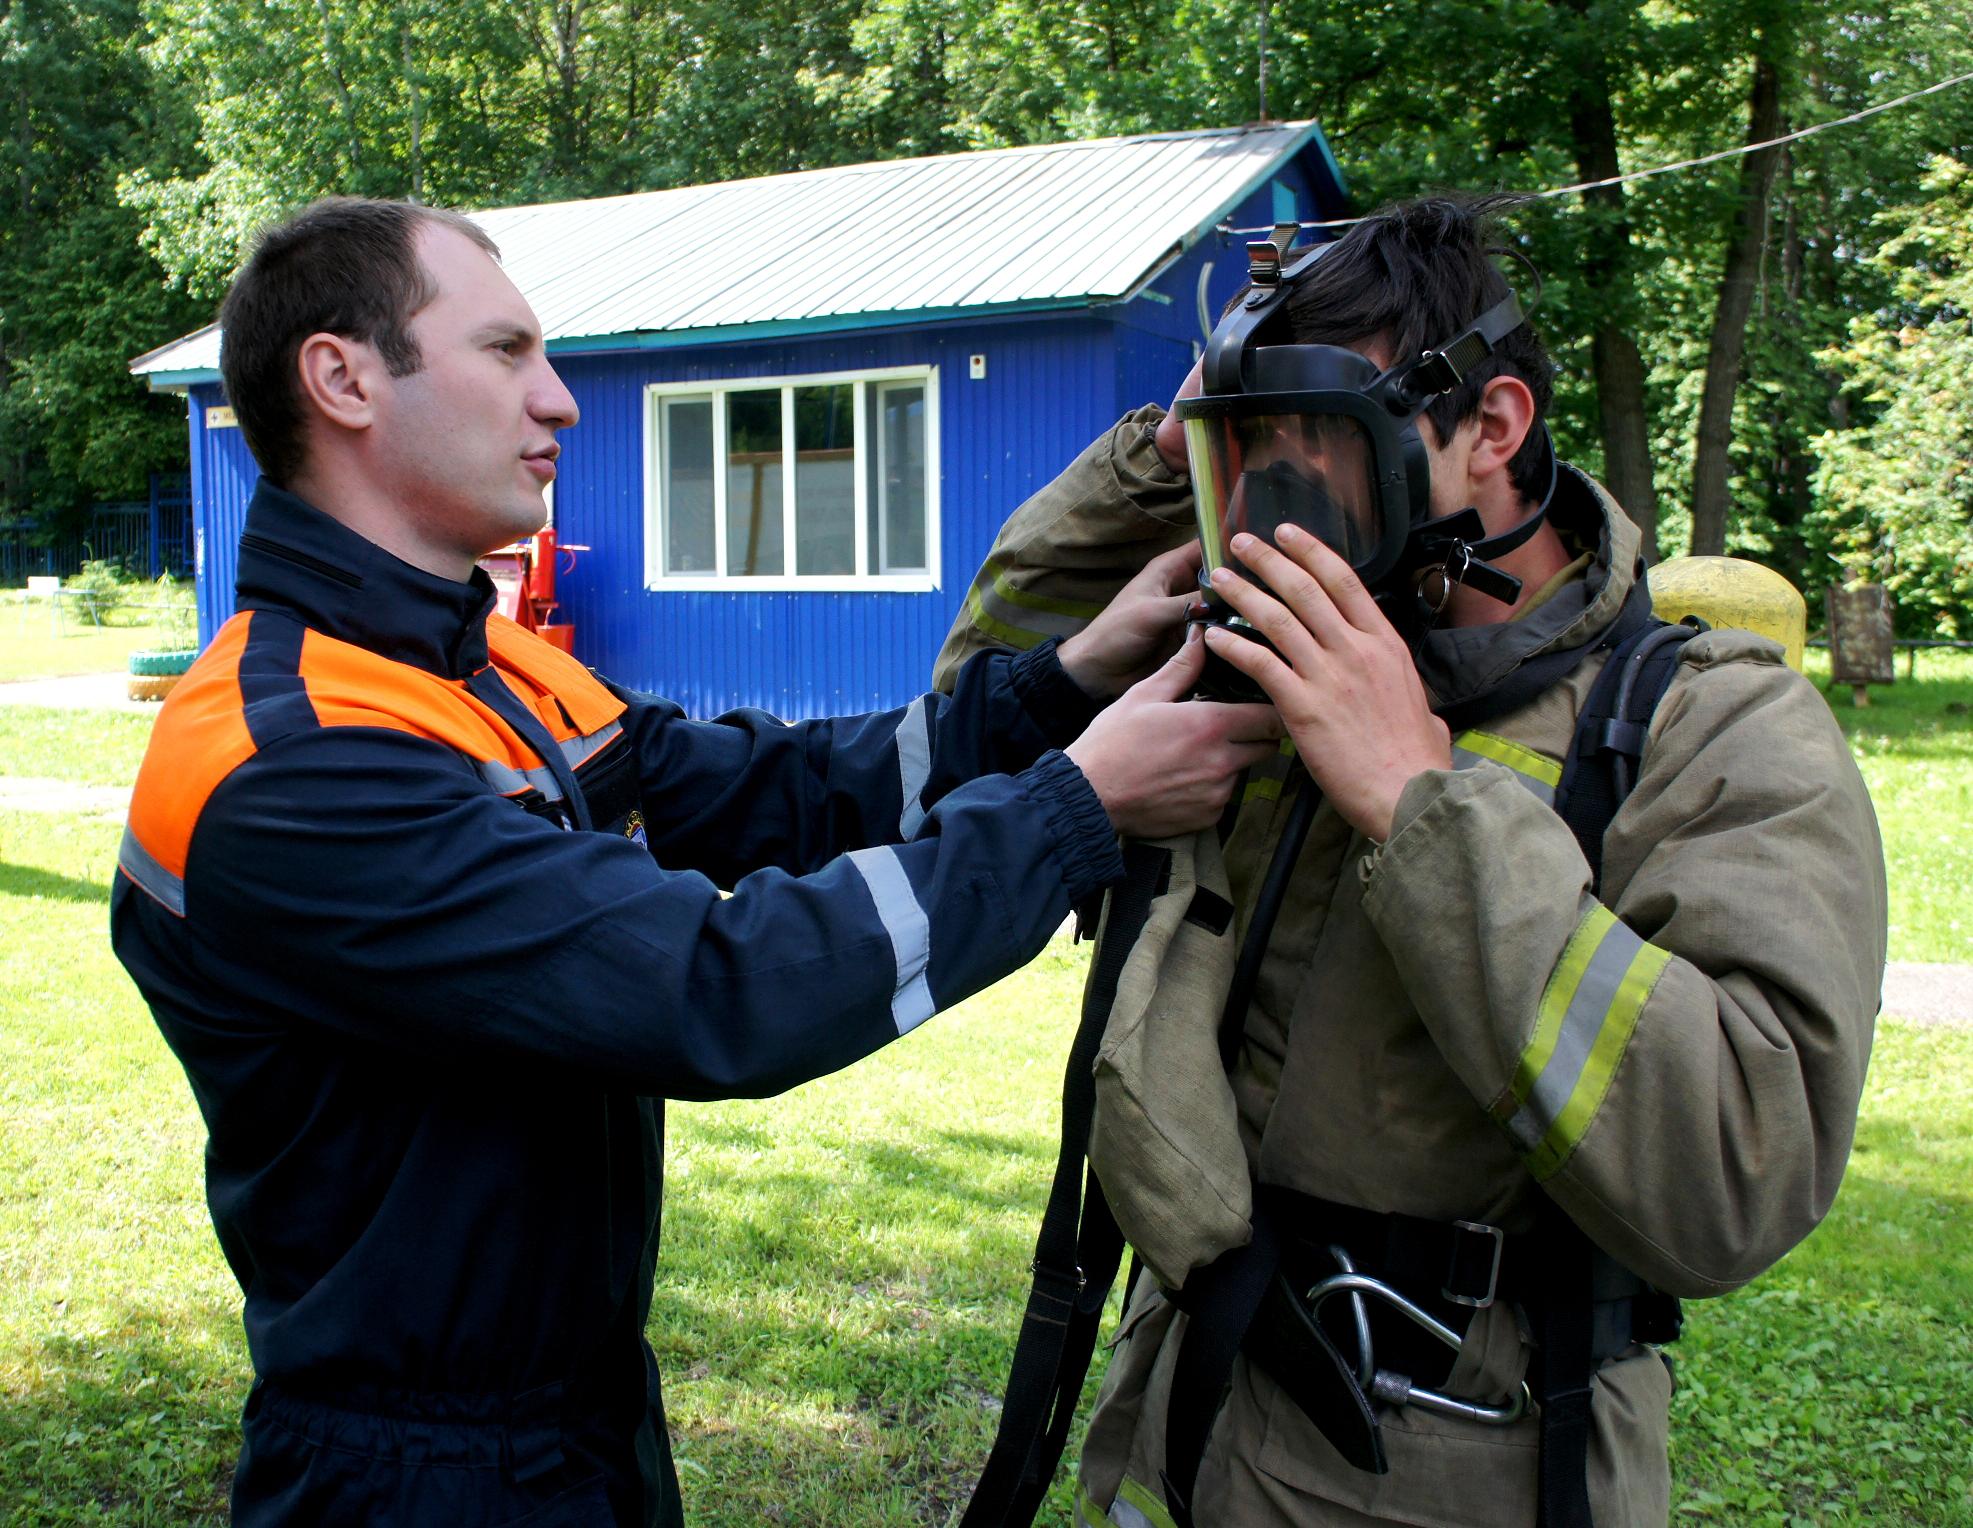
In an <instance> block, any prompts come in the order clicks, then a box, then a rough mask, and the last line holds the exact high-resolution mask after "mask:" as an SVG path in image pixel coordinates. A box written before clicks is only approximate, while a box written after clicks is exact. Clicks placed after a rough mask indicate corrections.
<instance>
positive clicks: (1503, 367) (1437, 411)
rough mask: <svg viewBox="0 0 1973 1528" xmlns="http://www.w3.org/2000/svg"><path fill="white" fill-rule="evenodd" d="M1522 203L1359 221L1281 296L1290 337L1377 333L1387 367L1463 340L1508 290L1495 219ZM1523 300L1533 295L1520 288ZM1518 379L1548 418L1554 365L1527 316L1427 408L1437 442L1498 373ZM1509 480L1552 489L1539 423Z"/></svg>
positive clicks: (1459, 201) (1420, 203)
mask: <svg viewBox="0 0 1973 1528" xmlns="http://www.w3.org/2000/svg"><path fill="white" fill-rule="evenodd" d="M1524 200H1526V198H1524V197H1519V196H1514V195H1506V194H1502V195H1494V196H1480V197H1457V196H1428V197H1422V198H1420V199H1419V200H1417V201H1411V202H1399V203H1395V204H1393V205H1391V206H1388V207H1384V208H1381V209H1379V210H1378V211H1376V212H1374V213H1372V214H1371V215H1370V216H1369V217H1367V218H1365V219H1364V220H1363V221H1362V222H1360V223H1358V224H1356V225H1355V226H1354V227H1352V228H1351V229H1350V230H1349V231H1348V232H1347V233H1345V234H1344V235H1343V237H1342V238H1340V239H1338V240H1337V241H1336V243H1335V245H1334V246H1333V247H1332V248H1331V249H1330V250H1329V252H1328V253H1327V254H1326V255H1324V256H1323V257H1322V258H1321V259H1320V260H1318V261H1317V262H1316V264H1315V269H1314V270H1313V271H1311V272H1310V273H1309V276H1308V278H1307V279H1306V280H1305V281H1302V282H1300V283H1299V284H1298V285H1297V287H1296V289H1295V292H1294V294H1293V295H1292V296H1291V297H1290V298H1289V299H1288V301H1287V304H1286V305H1285V309H1286V310H1285V315H1284V316H1285V322H1286V325H1287V329H1288V338H1289V340H1290V342H1291V343H1295V344H1301V345H1360V344H1362V343H1364V342H1365V341H1368V340H1381V341H1382V342H1383V344H1384V346H1385V348H1386V349H1387V350H1388V351H1389V354H1390V361H1391V362H1392V364H1395V363H1397V362H1398V361H1400V360H1405V359H1409V358H1410V357H1413V356H1416V355H1418V354H1419V353H1420V352H1422V351H1425V350H1429V349H1432V348H1435V347H1437V346H1440V345H1444V344H1446V343H1448V342H1449V341H1451V340H1454V339H1456V338H1458V336H1459V335H1460V334H1461V333H1463V332H1464V331H1465V329H1466V327H1467V326H1468V325H1469V324H1471V323H1472V322H1473V320H1474V319H1476V318H1478V317H1479V316H1480V315H1481V314H1482V313H1484V312H1485V311H1486V310H1487V309H1488V308H1490V307H1492V306H1493V305H1494V304H1495V303H1496V302H1498V301H1500V299H1501V298H1503V297H1505V296H1506V295H1507V293H1508V291H1509V290H1510V288H1509V286H1508V283H1507V278H1506V277H1505V276H1504V275H1502V274H1501V269H1500V260H1499V257H1500V256H1501V255H1502V254H1503V252H1504V242H1505V236H1504V235H1503V233H1502V232H1501V230H1500V228H1499V225H1498V222H1497V219H1498V218H1499V217H1500V215H1501V214H1502V213H1504V212H1506V211H1508V210H1509V209H1511V208H1513V207H1516V206H1518V205H1520V203H1521V202H1523V201H1524ZM1520 295H1521V298H1522V300H1523V301H1524V302H1528V301H1532V300H1533V295H1534V294H1533V293H1532V292H1530V291H1528V290H1526V289H1525V288H1523V289H1522V291H1521V294H1520ZM1501 376H1510V377H1519V378H1520V379H1521V380H1522V381H1523V382H1525V383H1526V384H1527V386H1528V391H1529V392H1531V393H1533V394H1534V400H1535V424H1536V425H1537V426H1538V425H1539V424H1540V423H1541V422H1542V421H1543V420H1544V419H1546V418H1547V416H1548V408H1549V402H1550V400H1551V398H1552V396H1553V394H1554V382H1555V367H1554V365H1553V363H1551V362H1550V360H1549V359H1548V351H1547V350H1546V349H1545V348H1544V347H1543V345H1542V343H1541V338H1540V336H1539V335H1537V334H1536V333H1535V331H1534V329H1533V327H1532V326H1531V325H1529V324H1522V325H1521V326H1520V327H1519V328H1518V329H1516V330H1515V331H1514V332H1513V333H1512V334H1510V335H1508V336H1507V337H1506V338H1505V339H1503V340H1501V341H1500V343H1499V344H1498V345H1496V346H1495V347H1494V353H1493V354H1492V355H1490V356H1488V357H1487V358H1486V360H1485V361H1483V362H1482V363H1481V364H1480V365H1478V366H1476V367H1474V368H1473V370H1472V371H1470V372H1469V373H1467V375H1466V377H1465V378H1464V380H1462V381H1461V382H1460V384H1459V385H1458V386H1457V387H1455V388H1454V389H1453V390H1452V391H1451V392H1449V393H1446V394H1443V395H1442V396H1440V397H1438V398H1436V399H1434V400H1433V401H1432V404H1431V406H1430V407H1429V408H1427V409H1426V411H1425V412H1426V416H1427V417H1428V418H1429V419H1430V420H1431V421H1432V423H1433V425H1434V426H1435V427H1436V428H1437V429H1438V432H1439V439H1440V440H1441V441H1442V442H1443V441H1446V440H1450V439H1451V438H1452V433H1453V431H1454V430H1456V429H1457V428H1458V427H1459V426H1460V425H1462V424H1464V423H1465V422H1466V421H1467V420H1469V419H1472V418H1474V417H1475V416H1476V415H1478V413H1479V412H1480V394H1481V391H1482V390H1483V389H1484V388H1485V386H1486V384H1487V383H1489V382H1491V381H1492V380H1493V379H1494V378H1495V377H1501ZM1508 472H1509V476H1510V477H1511V478H1512V480H1513V483H1514V487H1515V489H1516V491H1518V492H1519V493H1520V494H1521V496H1522V497H1523V498H1525V499H1529V500H1532V501H1534V502H1536V503H1539V502H1540V500H1541V498H1542V496H1543V495H1544V494H1545V493H1547V491H1548V462H1547V456H1546V452H1545V450H1544V448H1543V445H1542V431H1541V430H1540V429H1539V428H1534V427H1530V429H1529V430H1528V438H1527V439H1526V440H1524V441H1523V442H1522V443H1521V449H1520V450H1519V451H1517V452H1516V453H1515V454H1514V460H1513V461H1512V462H1511V463H1509V465H1508Z"/></svg>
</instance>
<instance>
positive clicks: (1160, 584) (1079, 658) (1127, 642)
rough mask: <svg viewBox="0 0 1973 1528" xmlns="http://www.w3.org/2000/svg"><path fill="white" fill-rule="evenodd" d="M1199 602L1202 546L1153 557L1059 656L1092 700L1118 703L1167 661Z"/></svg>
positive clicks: (1187, 546) (1191, 545) (1191, 544)
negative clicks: (1192, 608) (1139, 681)
mask: <svg viewBox="0 0 1973 1528" xmlns="http://www.w3.org/2000/svg"><path fill="white" fill-rule="evenodd" d="M1198 602H1199V543H1198V542H1196V541H1189V542H1187V543H1186V544H1185V545H1184V546H1182V547H1177V548H1174V549H1173V550H1172V551H1169V552H1166V553H1164V554H1163V555H1162V556H1159V557H1153V558H1152V559H1151V560H1150V561H1149V562H1147V563H1146V564H1145V565H1144V567H1143V569H1142V570H1141V571H1140V572H1139V573H1138V575H1137V576H1136V577H1135V578H1133V579H1132V580H1131V581H1130V582H1129V583H1127V584H1125V585H1124V586H1123V588H1121V589H1119V590H1118V591H1117V595H1116V598H1115V599H1113V600H1111V601H1110V603H1109V604H1108V605H1106V606H1104V608H1103V613H1102V614H1101V615H1099V616H1098V617H1097V618H1096V619H1095V620H1093V621H1091V622H1090V623H1089V624H1088V625H1087V626H1085V627H1084V628H1083V629H1082V630H1081V631H1079V632H1077V633H1076V634H1075V635H1074V636H1073V637H1070V638H1069V639H1068V641H1066V642H1064V643H1063V644H1062V645H1061V647H1060V648H1058V649H1057V650H1056V654H1055V656H1056V657H1057V658H1059V659H1060V660H1061V663H1062V667H1063V669H1064V670H1065V671H1066V672H1067V673H1068V676H1069V677H1070V678H1071V679H1073V680H1074V681H1075V682H1076V686H1077V688H1079V689H1080V690H1081V691H1082V692H1083V694H1085V695H1087V696H1088V697H1089V698H1090V699H1091V700H1114V699H1115V698H1116V697H1117V696H1119V695H1121V694H1123V692H1124V691H1125V690H1127V689H1129V688H1130V687H1131V686H1132V685H1133V684H1135V683H1137V681H1138V680H1140V679H1142V678H1143V677H1144V676H1145V675H1146V674H1149V673H1150V672H1151V671H1152V670H1153V669H1155V668H1157V666H1158V665H1159V664H1160V663H1162V662H1164V661H1165V659H1167V658H1169V657H1170V656H1171V654H1172V653H1173V651H1174V650H1176V648H1177V647H1178V644H1179V641H1180V639H1181V638H1182V637H1183V636H1184V635H1185V612H1186V610H1187V609H1188V608H1190V607H1191V606H1193V605H1196V604H1197V603H1198Z"/></svg>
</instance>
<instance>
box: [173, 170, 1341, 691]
mask: <svg viewBox="0 0 1973 1528" xmlns="http://www.w3.org/2000/svg"><path fill="white" fill-rule="evenodd" d="M1277 187H1278V188H1279V190H1278V191H1277ZM1290 200H1292V202H1293V204H1294V206H1295V207H1296V209H1297V211H1298V212H1299V213H1300V215H1302V216H1304V217H1306V216H1310V215H1313V214H1316V213H1317V212H1325V213H1332V214H1333V213H1334V212H1336V211H1337V210H1338V205H1337V200H1336V193H1335V191H1334V189H1333V180H1332V179H1331V178H1330V176H1329V173H1328V171H1327V169H1326V168H1325V165H1324V162H1323V161H1322V159H1321V157H1320V156H1319V155H1318V154H1316V153H1313V152H1310V151H1304V153H1302V154H1300V155H1298V156H1296V158H1295V159H1294V160H1292V161H1291V162H1289V163H1288V164H1286V165H1283V166H1282V167H1281V169H1280V171H1279V172H1278V174H1277V175H1276V177H1275V178H1274V179H1273V180H1271V181H1269V182H1266V183H1264V184H1262V185H1260V186H1257V187H1255V188H1254V189H1253V191H1252V192H1251V193H1250V194H1249V195H1248V196H1247V197H1246V198H1245V199H1244V200H1243V201H1242V203H1241V204H1240V205H1239V206H1238V207H1236V208H1235V209H1234V210H1233V212H1232V214H1231V217H1230V221H1231V222H1232V223H1233V224H1234V225H1235V226H1240V227H1250V226H1259V225H1263V224H1267V223H1271V222H1272V221H1273V220H1274V217H1275V214H1276V211H1277V207H1278V206H1279V205H1283V204H1285V203H1286V202H1287V201H1290ZM1245 243H1246V241H1245V239H1244V238H1243V237H1239V236H1231V237H1229V236H1221V235H1211V236H1208V237H1207V238H1206V239H1204V240H1202V241H1201V242H1200V243H1199V244H1198V245H1197V246H1196V247H1195V248H1193V249H1192V250H1190V251H1188V252H1187V253H1186V254H1185V256H1184V257H1182V258H1181V259H1179V260H1177V261H1175V262H1174V263H1173V265H1172V266H1171V268H1170V269H1168V270H1167V271H1165V272H1164V273H1163V274H1161V275H1160V276H1159V277H1158V279H1157V280H1156V281H1154V282H1153V283H1151V285H1150V288H1149V289H1148V291H1147V293H1145V294H1143V295H1140V296H1139V297H1137V298H1136V299H1135V300H1133V301H1131V302H1128V303H1123V304H1118V305H1114V306H1110V307H1105V308H1098V309H1092V310H1087V311H1073V312H1059V311H1058V312H1052V313H1036V314H1022V315H1012V316H1008V315H1002V316H999V317H996V318H989V319H982V320H978V321H970V322H954V323H947V324H942V325H927V326H921V327H917V328H898V329H882V330H879V329H872V330H862V331H855V332H850V333H843V334H837V335H832V336H828V335H825V336H817V337H808V338H800V339H778V340H763V341H750V342H745V343H736V344H735V343H730V344H725V345H720V346H716V347H704V348H700V347H677V348H666V349H653V350H618V351H613V352H608V353H604V354H590V355H577V354H569V353H560V354H558V355H557V356H556V366H557V368H558V370H560V372H561V373H562V376H563V378H564V380H565V381H566V382H567V383H568V385H569V388H570V390H571V391H572V392H573V393H574V394H575V397H576V401H577V402H578V403H579V404H580V405H581V407H582V421H581V423H580V424H579V425H577V427H576V428H575V429H574V430H571V431H569V432H567V433H566V434H565V435H564V437H563V455H562V459H561V473H560V477H559V479H558V481H557V484H556V490H555V520H556V529H557V531H558V533H559V534H560V536H561V538H562V540H564V541H566V542H574V543H578V544H586V545H588V546H590V547H592V548H594V550H593V551H591V552H589V553H587V554H585V555H583V556H582V557H581V558H580V559H579V560H578V562H577V565H576V568H575V570H574V572H572V573H570V574H567V575H566V576H564V577H563V578H562V580H561V583H560V590H559V592H560V594H561V597H562V601H563V611H562V618H563V619H565V620H568V621H571V622H573V623H574V624H575V626H576V628H577V632H576V653H577V656H579V657H581V658H582V659H583V660H584V661H585V662H587V663H589V664H591V665H593V666H594V667H596V668H598V669H600V670H601V671H602V672H603V673H605V674H608V675H610V676H611V677H612V678H614V679H617V680H620V681H621V682H623V683H625V684H629V685H633V686H635V687H637V688H640V689H646V690H652V691H655V692H657V693H659V694H663V695H668V696H670V697H671V698H673V699H675V700H677V701H678V702H680V703H681V704H682V705H684V706H685V707H686V709H687V710H688V711H689V712H691V713H692V714H694V715H701V716H705V715H712V714H714V713H716V712H719V711H722V710H726V709H729V708H731V707H733V706H741V705H745V706H759V707H762V708H764V709H766V710H769V711H772V712H774V713H775V714H777V715H780V716H784V717H790V718H793V717H802V716H822V715H829V714H835V713H844V712H855V711H864V710H870V709H874V708H878V707H883V706H893V705H900V704H903V703H904V702H905V701H906V700H908V699H909V698H910V697H911V696H913V695H915V694H917V693H918V692H919V691H920V690H922V689H923V688H924V686H925V684H926V682H927V680H928V677H929V675H930V672H931V667H932V661H933V659H934V657H935V656H936V655H937V652H938V648H939V644H940V643H941V641H942V640H943V639H944V636H945V632H946V629H947V627H948V626H949V625H950V624H951V621H952V617H953V615H954V613H955V612H956V611H957V610H958V608H959V604H960V601H961V600H962V599H963V598H964V597H965V592H966V587H967V585H968V584H969V583H970V582H971V580H972V577H973V574H974V572H975V571H976V570H977V569H978V567H979V565H980V562H981V560H982V559H983V558H984V557H985V555H986V552H987V549H988V547H989V546H990V545H991V544H992V541H993V537H994V533H995V532H996V531H997V530H998V529H999V527H1000V524H1001V522H1002V521H1004V520H1005V519H1006V518H1007V516H1008V515H1010V514H1012V513H1013V511H1014V510H1015V509H1016V508H1018V507H1019V505H1020V504H1021V502H1022V501H1023V500H1024V499H1026V498H1027V497H1028V495H1030V494H1031V493H1033V492H1034V491H1035V490H1036V489H1037V488H1039V487H1041V486H1042V485H1043V484H1044V483H1046V482H1047V481H1048V480H1049V479H1050V478H1052V477H1053V476H1054V475H1055V474H1056V473H1057V472H1059V471H1060V470H1061V469H1062V468H1063V467H1064V466H1066V465H1067V464H1068V462H1069V461H1070V460H1071V459H1073V458H1074V457H1075V456H1076V454H1077V453H1078V452H1080V451H1081V450H1082V448H1083V447H1084V446H1086V445H1087V444H1088V443H1089V441H1090V440H1091V439H1092V438H1094V436H1095V435H1096V434H1097V432H1098V431H1100V430H1103V429H1105V428H1107V427H1108V426H1109V425H1110V424H1112V423H1113V422H1114V421H1115V420H1116V418H1117V417H1118V416H1119V415H1120V414H1121V413H1123V412H1124V411H1125V410H1128V409H1132V408H1135V407H1137V406H1138V405H1140V404H1143V403H1147V402H1154V401H1155V402H1164V401H1166V400H1168V399H1169V398H1170V397H1171V395H1172V393H1173V391H1174V390H1175V389H1176V387H1177V385H1178V383H1179V382H1180V380H1182V379H1183V377H1184V375H1185V373H1186V371H1187V369H1188V368H1189V367H1190V366H1191V364H1192V361H1193V359H1194V357H1195V356H1196V355H1197V354H1198V347H1199V344H1200V343H1201V342H1202V341H1203V339H1204V338H1205V331H1204V330H1202V328H1201V319H1200V300H1199V276H1200V272H1201V270H1202V269H1207V267H1210V269H1209V270H1208V274H1207V283H1206V305H1207V308H1208V315H1207V317H1208V321H1210V320H1213V319H1216V318H1217V316H1218V313H1219V309H1220V307H1221V305H1222V304H1223V303H1224V302H1225V301H1226V299H1227V298H1228V297H1229V296H1230V295H1231V294H1232V292H1233V291H1234V289H1235V288H1236V287H1237V286H1238V285H1239V284H1240V282H1241V281H1242V280H1244V277H1245V270H1246V256H1245ZM975 354H979V355H984V356H985V357H986V362H987V364H986V376H985V378H984V379H982V380H978V381H975V380H972V379H970V378H969V376H968V366H967V361H968V357H969V356H972V355H975ZM926 365H928V366H934V367H936V368H938V377H939V384H938V385H939V432H940V434H939V442H940V460H941V468H942V476H941V489H940V516H941V556H940V567H939V570H938V572H939V579H938V588H937V589H936V590H934V591H933V592H931V593H928V594H892V593H868V594H865V593H841V594H837V593H808V592H800V593H795V592H787V593H682V592H669V593H659V592H653V591H651V590H648V589H646V588H645V587H644V551H645V525H644V391H643V390H644V388H645V387H646V386H647V385H648V384H650V383H654V382H678V381H707V380H716V379H722V378H733V377H756V376H757V377H772V376H799V375H809V374H814V373H818V372H837V371H859V370H864V369H869V368H877V367H889V366H926ZM220 401H221V399H220V395H219V390H218V389H217V388H216V387H199V388H195V389H194V390H193V395H192V409H191V421H190V427H191V437H192V440H191V444H192V487H193V495H194V500H195V503H196V505H197V527H198V532H199V538H200V557H201V565H200V578H199V614H200V619H199V631H200V639H201V641H207V640H210V638H211V636H212V633H213V632H214V631H215V630H217V629H218V627H219V625H220V624H221V623H222V622H223V621H224V620H225V619H226V617H227V616H228V615H230V614H231V613H232V610H233V577H234V571H235V568H236V566H237V544H238V541H239V534H240V528H241V523H242V520H243V517H244V510H245V505H246V500H247V497H248V495H249V493H250V492H251V489H252V485H253V480H254V475H255V474H254V467H253V463H252V460H251V458H250V457H249V456H248V454H247V451H246V447H245V443H244V442H243V441H242V439H241V436H240V432H239V431H238V430H237V429H212V430H209V429H206V428H205V427H204V412H205V409H206V408H207V407H209V406H212V405H216V404H218V403H219V402H220Z"/></svg>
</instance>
